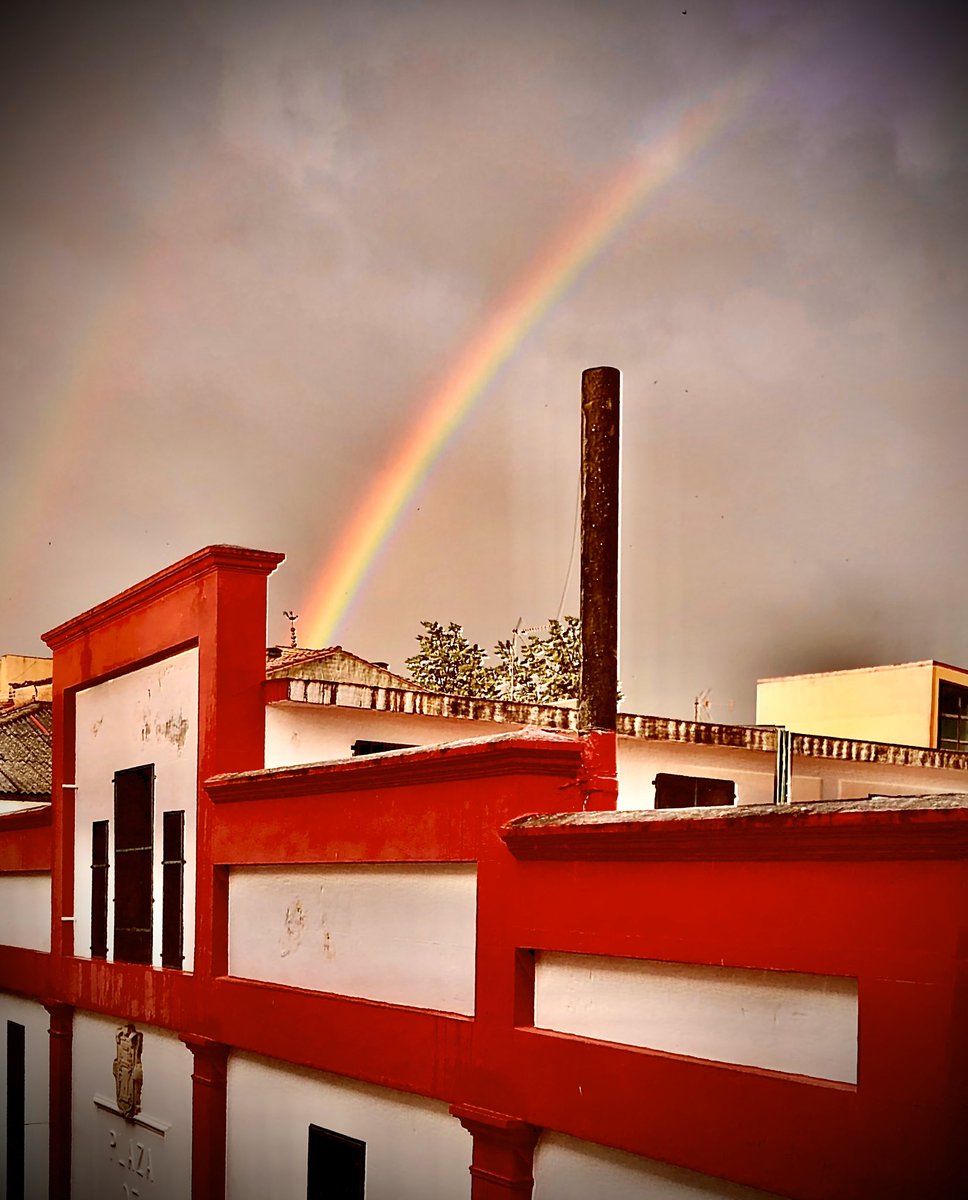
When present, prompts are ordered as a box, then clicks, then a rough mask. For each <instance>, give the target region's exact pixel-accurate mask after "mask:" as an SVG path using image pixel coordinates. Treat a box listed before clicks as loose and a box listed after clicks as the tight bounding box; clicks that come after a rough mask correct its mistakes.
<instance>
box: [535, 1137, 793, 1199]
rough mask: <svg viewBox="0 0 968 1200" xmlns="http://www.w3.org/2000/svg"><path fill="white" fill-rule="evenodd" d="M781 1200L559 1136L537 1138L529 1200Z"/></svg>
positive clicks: (735, 1185) (618, 1151)
mask: <svg viewBox="0 0 968 1200" xmlns="http://www.w3.org/2000/svg"><path fill="white" fill-rule="evenodd" d="M643 1198H647V1200H781V1198H780V1197H775V1196H773V1195H772V1193H768V1192H760V1191H756V1190H755V1189H753V1188H748V1187H744V1186H743V1185H742V1184H738V1183H729V1182H728V1181H727V1180H725V1179H715V1178H713V1177H712V1176H711V1175H701V1174H700V1173H699V1172H698V1171H687V1170H686V1169H685V1168H683V1167H673V1166H670V1165H669V1164H668V1163H662V1162H656V1161H655V1160H654V1159H651V1158H640V1157H639V1156H638V1155H635V1154H624V1153H623V1152H622V1151H621V1150H612V1149H609V1148H608V1147H607V1146H596V1145H594V1144H593V1143H591V1142H580V1141H577V1140H576V1139H575V1138H570V1137H566V1136H565V1135H564V1134H560V1133H545V1134H542V1135H541V1138H540V1140H539V1141H538V1145H537V1149H536V1150H535V1159H534V1200H643Z"/></svg>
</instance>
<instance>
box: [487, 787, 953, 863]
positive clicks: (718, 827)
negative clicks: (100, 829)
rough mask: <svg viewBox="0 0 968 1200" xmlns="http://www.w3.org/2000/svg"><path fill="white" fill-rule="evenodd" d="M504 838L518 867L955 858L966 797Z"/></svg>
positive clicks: (631, 815) (560, 818)
mask: <svg viewBox="0 0 968 1200" xmlns="http://www.w3.org/2000/svg"><path fill="white" fill-rule="evenodd" d="M501 836H502V838H503V840H504V842H505V844H506V845H507V847H508V849H509V850H510V851H511V853H512V854H514V855H515V857H517V858H521V859H587V860H596V859H598V860H601V859H606V860H642V859H651V860H661V859H688V860H693V861H722V860H733V861H735V860H743V859H774V860H788V861H795V860H798V859H816V858H823V859H831V858H833V859H837V858H842V859H922V858H929V859H961V858H966V857H968V794H962V793H950V794H947V795H941V796H901V797H897V796H871V797H870V798H869V799H867V800H851V801H820V802H812V803H809V804H784V805H772V804H768V805H758V804H757V805H738V806H735V807H716V808H691V809H646V810H643V811H636V812H632V811H623V812H583V813H574V812H572V813H560V814H549V815H538V816H535V815H531V816H523V817H518V818H516V819H515V820H513V821H510V822H509V823H508V824H507V825H505V826H504V828H503V829H502V831H501Z"/></svg>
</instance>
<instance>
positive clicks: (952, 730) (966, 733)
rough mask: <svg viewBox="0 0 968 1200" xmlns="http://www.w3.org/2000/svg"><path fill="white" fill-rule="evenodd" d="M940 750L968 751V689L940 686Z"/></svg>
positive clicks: (947, 685) (946, 685) (948, 685)
mask: <svg viewBox="0 0 968 1200" xmlns="http://www.w3.org/2000/svg"><path fill="white" fill-rule="evenodd" d="M938 749H939V750H960V751H963V752H966V751H968V688H966V687H959V686H958V684H956V683H944V682H942V683H941V684H939V685H938Z"/></svg>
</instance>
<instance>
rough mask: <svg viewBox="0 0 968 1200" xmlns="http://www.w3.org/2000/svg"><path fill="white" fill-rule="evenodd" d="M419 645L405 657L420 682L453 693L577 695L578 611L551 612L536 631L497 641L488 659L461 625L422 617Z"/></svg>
mask: <svg viewBox="0 0 968 1200" xmlns="http://www.w3.org/2000/svg"><path fill="white" fill-rule="evenodd" d="M420 624H421V625H422V626H423V629H424V632H423V633H422V634H418V635H417V641H418V643H419V645H420V650H419V652H418V653H417V654H414V655H413V656H412V657H410V658H408V659H407V668H408V669H409V671H410V675H411V678H412V679H413V681H414V682H415V683H417V684H419V685H420V686H421V687H425V688H429V689H431V690H432V691H435V692H446V693H448V694H450V695H456V696H480V697H482V698H485V699H492V700H523V701H527V702H531V703H536V704H553V703H555V702H556V701H559V700H567V699H571V698H572V697H575V696H577V695H578V685H579V681H580V674H581V624H580V622H579V620H578V618H577V617H563V618H561V619H560V620H559V619H556V618H553V619H551V620H550V621H548V622H547V624H546V625H545V626H543V627H542V628H541V630H539V631H531V632H529V633H528V634H527V636H525V637H521V636H519V635H515V636H513V637H511V638H508V639H507V640H506V641H499V642H498V643H497V645H496V646H495V647H494V651H493V661H492V662H489V661H488V655H487V652H486V651H485V650H483V649H482V648H481V647H480V646H479V645H478V644H477V643H476V642H474V643H471V642H469V641H468V640H467V638H466V637H465V635H464V630H463V629H462V628H461V626H460V625H457V624H455V623H454V622H451V623H450V624H449V625H446V626H445V625H441V624H440V622H439V621H421V622H420Z"/></svg>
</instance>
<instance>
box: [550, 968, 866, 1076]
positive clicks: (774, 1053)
mask: <svg viewBox="0 0 968 1200" xmlns="http://www.w3.org/2000/svg"><path fill="white" fill-rule="evenodd" d="M534 1020H535V1025H537V1026H538V1027H540V1028H542V1029H551V1030H555V1031H557V1032H560V1033H573V1034H578V1035H579V1036H582V1037H589V1038H596V1039H598V1040H601V1041H607V1042H620V1043H624V1044H626V1045H630V1046H642V1047H645V1048H647V1049H650V1050H663V1051H667V1052H669V1053H672V1054H686V1055H689V1056H690V1057H693V1058H704V1059H712V1060H714V1061H717V1062H724V1063H737V1064H741V1065H744V1066H750V1067H763V1068H766V1069H767V1070H770V1071H783V1072H786V1073H789V1074H793V1075H810V1076H813V1077H815V1078H818V1079H832V1080H837V1081H839V1082H843V1083H856V1082H857V981H856V980H855V979H844V978H841V977H838V976H830V975H803V974H797V973H794V972H788V971H755V970H749V969H746V968H741V967H710V966H703V965H697V964H690V963H667V962H653V961H649V960H643V959H632V958H601V957H596V956H593V955H584V954H558V953H548V952H543V953H540V954H539V956H538V961H537V967H536V972H535V1018H534Z"/></svg>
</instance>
